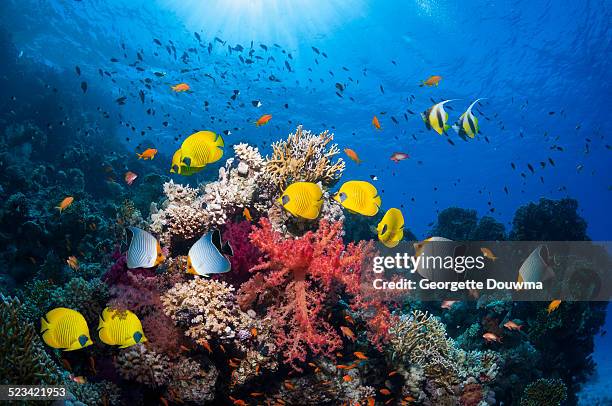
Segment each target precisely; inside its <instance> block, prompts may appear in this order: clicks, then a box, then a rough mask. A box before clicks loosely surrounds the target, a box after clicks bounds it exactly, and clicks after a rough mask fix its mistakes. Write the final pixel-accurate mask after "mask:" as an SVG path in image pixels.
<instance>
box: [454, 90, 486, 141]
mask: <svg viewBox="0 0 612 406" xmlns="http://www.w3.org/2000/svg"><path fill="white" fill-rule="evenodd" d="M480 100H484V98H481V99H476V100H475V101H474V103H472V104H470V107H468V109H467V110H466V111H465V113H463V114H462V115H461V116H459V120H458V121H457V123H456V124H455V125H453V130H455V131H456V132H457V134H459V135H460V136H462V137H464V136H466V135H467V136H468V137H470V138H474V137H475V136H476V134H478V131H479V128H478V118H477V117H476V116H474V114H473V113H472V108H473V107H474V105H475V104H476V103H478V102H479V101H480Z"/></svg>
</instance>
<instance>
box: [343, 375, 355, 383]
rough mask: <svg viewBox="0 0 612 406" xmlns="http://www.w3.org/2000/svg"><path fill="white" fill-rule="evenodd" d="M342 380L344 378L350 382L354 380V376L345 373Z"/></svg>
mask: <svg viewBox="0 0 612 406" xmlns="http://www.w3.org/2000/svg"><path fill="white" fill-rule="evenodd" d="M342 380H343V381H344V382H350V381H352V380H353V377H352V376H350V375H344V376H343V377H342Z"/></svg>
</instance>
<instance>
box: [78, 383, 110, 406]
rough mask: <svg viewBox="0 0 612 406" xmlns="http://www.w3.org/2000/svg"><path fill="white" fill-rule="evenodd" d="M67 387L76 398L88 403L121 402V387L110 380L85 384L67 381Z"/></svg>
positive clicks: (108, 403) (106, 403)
mask: <svg viewBox="0 0 612 406" xmlns="http://www.w3.org/2000/svg"><path fill="white" fill-rule="evenodd" d="M66 388H67V390H68V391H69V392H70V393H71V394H72V395H73V396H74V397H75V398H76V399H78V400H79V401H80V402H83V403H85V404H86V405H118V404H121V389H119V387H118V386H117V385H115V384H114V383H112V382H109V381H101V382H95V383H93V382H86V383H84V384H80V383H76V382H72V381H67V384H66Z"/></svg>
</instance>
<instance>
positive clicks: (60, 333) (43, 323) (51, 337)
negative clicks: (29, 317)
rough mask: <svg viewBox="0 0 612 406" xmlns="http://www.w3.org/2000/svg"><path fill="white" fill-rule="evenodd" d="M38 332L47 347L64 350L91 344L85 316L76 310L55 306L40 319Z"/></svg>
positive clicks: (76, 348)
mask: <svg viewBox="0 0 612 406" xmlns="http://www.w3.org/2000/svg"><path fill="white" fill-rule="evenodd" d="M40 332H41V334H42V338H43V341H44V342H45V344H47V345H48V346H49V347H53V348H57V349H63V350H64V351H74V350H80V349H81V348H84V347H87V346H89V345H92V344H93V342H92V341H91V338H90V337H89V328H88V327H87V321H85V317H83V315H82V314H81V313H79V312H77V311H76V310H72V309H67V308H65V307H56V308H55V309H53V310H51V311H49V312H48V313H47V314H46V315H45V316H44V317H43V318H41V319H40Z"/></svg>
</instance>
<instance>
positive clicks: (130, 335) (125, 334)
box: [98, 307, 147, 348]
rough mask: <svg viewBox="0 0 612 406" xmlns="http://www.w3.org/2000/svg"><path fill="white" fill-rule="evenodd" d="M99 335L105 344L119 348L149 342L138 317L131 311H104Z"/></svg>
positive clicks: (108, 309) (107, 309)
mask: <svg viewBox="0 0 612 406" xmlns="http://www.w3.org/2000/svg"><path fill="white" fill-rule="evenodd" d="M98 335H99V337H100V341H102V342H103V343H104V344H107V345H118V346H119V348H128V347H131V346H133V345H136V344H138V343H146V342H147V337H145V335H144V331H143V330H142V324H141V323H140V320H139V319H138V316H136V315H135V314H134V313H132V312H131V311H129V310H115V309H110V308H108V307H107V308H106V309H104V311H103V312H102V315H101V316H100V324H99V325H98Z"/></svg>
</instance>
